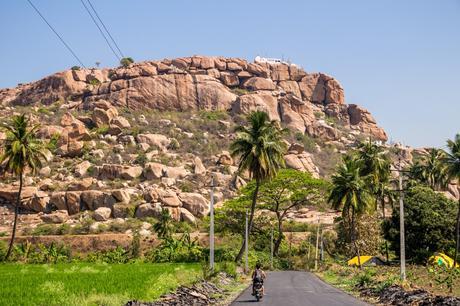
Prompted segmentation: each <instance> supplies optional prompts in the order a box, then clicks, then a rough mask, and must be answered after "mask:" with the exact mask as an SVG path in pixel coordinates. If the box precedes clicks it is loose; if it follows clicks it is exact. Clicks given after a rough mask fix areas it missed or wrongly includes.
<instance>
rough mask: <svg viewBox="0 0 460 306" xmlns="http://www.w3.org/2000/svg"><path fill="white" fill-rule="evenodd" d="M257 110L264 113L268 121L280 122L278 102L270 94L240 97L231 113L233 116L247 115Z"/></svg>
mask: <svg viewBox="0 0 460 306" xmlns="http://www.w3.org/2000/svg"><path fill="white" fill-rule="evenodd" d="M258 110H260V111H264V112H266V113H267V114H268V116H269V117H270V120H277V121H280V120H281V119H280V115H279V112H278V100H277V99H276V97H274V96H273V95H272V94H270V93H256V94H246V95H242V96H239V97H238V99H237V100H236V101H235V103H233V105H232V113H234V114H249V113H251V112H253V111H258Z"/></svg>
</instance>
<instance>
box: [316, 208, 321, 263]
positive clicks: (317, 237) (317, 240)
mask: <svg viewBox="0 0 460 306" xmlns="http://www.w3.org/2000/svg"><path fill="white" fill-rule="evenodd" d="M319 228H320V223H319V217H318V229H317V231H316V249H315V271H316V270H318V244H319Z"/></svg>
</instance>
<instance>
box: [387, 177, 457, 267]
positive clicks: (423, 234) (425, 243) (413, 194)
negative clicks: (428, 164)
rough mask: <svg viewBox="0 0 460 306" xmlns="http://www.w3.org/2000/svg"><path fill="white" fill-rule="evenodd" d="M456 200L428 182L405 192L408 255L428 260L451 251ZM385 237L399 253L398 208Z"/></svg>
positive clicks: (420, 261) (415, 259)
mask: <svg viewBox="0 0 460 306" xmlns="http://www.w3.org/2000/svg"><path fill="white" fill-rule="evenodd" d="M455 206H456V205H455V203H454V202H453V201H451V200H449V199H447V198H446V197H445V196H444V195H443V194H440V193H437V192H435V191H433V190H432V189H431V188H429V187H426V186H415V187H411V188H409V189H408V190H407V192H406V193H405V196H404V220H405V224H404V229H405V234H406V235H405V236H406V237H405V238H406V239H405V243H406V248H405V249H406V256H407V258H410V259H412V260H413V261H414V262H416V263H425V262H426V260H427V259H428V257H429V256H431V255H433V253H434V252H445V253H448V254H451V253H452V251H453V248H454V245H455V242H454V239H455V235H454V224H455V208H456V207H455ZM383 228H384V233H385V237H386V238H387V239H388V240H389V241H390V242H391V248H392V249H393V250H394V251H395V252H396V254H399V252H400V239H399V210H398V209H395V210H393V213H392V216H391V218H390V219H389V220H387V221H386V222H385V223H384V227H383Z"/></svg>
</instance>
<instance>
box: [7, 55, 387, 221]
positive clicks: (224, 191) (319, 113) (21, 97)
mask: <svg viewBox="0 0 460 306" xmlns="http://www.w3.org/2000/svg"><path fill="white" fill-rule="evenodd" d="M0 108H1V115H0V117H1V118H2V119H6V118H9V117H11V116H12V115H15V114H18V113H19V111H20V110H22V111H24V110H26V111H27V112H29V114H30V118H31V120H32V122H33V123H40V124H41V127H40V129H39V131H38V136H39V137H40V138H42V139H43V140H44V141H45V142H47V143H53V144H54V146H55V148H54V150H53V156H49V159H50V162H49V163H47V165H46V166H45V167H44V168H42V169H40V171H39V175H38V176H37V177H33V176H28V175H26V180H25V188H24V190H23V194H22V205H21V208H22V209H23V210H24V211H29V212H35V213H39V214H40V216H41V219H42V220H43V221H44V222H47V223H64V222H66V223H67V222H71V220H75V219H78V216H79V215H80V214H82V213H84V212H88V211H89V212H91V217H92V218H93V219H94V220H95V221H96V222H106V221H107V220H108V219H110V218H117V219H119V218H132V217H136V218H148V217H158V216H159V215H160V214H161V211H162V210H163V209H167V210H168V211H169V213H170V215H171V216H172V218H173V219H174V220H177V221H185V222H189V223H195V221H196V219H197V218H202V217H204V216H206V215H207V214H208V212H209V203H210V192H209V185H210V178H211V176H212V177H213V178H214V182H215V184H217V187H216V190H215V192H214V202H215V203H217V205H220V204H221V203H222V202H223V200H225V199H226V198H229V197H232V196H234V195H235V192H236V190H237V189H239V188H241V187H242V186H244V185H245V184H246V182H247V181H248V180H249V179H250V178H249V177H248V174H247V173H238V171H237V165H238V161H237V160H234V159H233V158H232V157H231V156H230V153H229V152H228V151H226V150H228V143H229V142H230V141H231V140H232V139H234V137H235V133H234V127H235V125H236V124H238V122H239V121H238V120H241V119H239V118H241V115H245V114H248V113H249V112H251V111H254V110H264V111H266V112H267V113H268V114H269V116H270V118H271V119H272V120H275V121H278V122H280V124H281V125H282V126H283V127H286V128H288V129H290V130H291V131H292V134H295V135H296V136H295V137H296V140H292V139H291V141H288V143H287V144H288V148H289V149H288V152H287V154H286V155H285V157H284V158H285V162H286V165H287V167H289V168H293V169H297V170H300V171H308V172H310V173H312V175H313V176H315V177H319V176H320V175H324V173H322V170H321V169H320V167H319V166H318V161H319V162H321V161H320V160H318V158H317V157H316V156H315V154H314V153H313V151H315V152H320V151H321V147H320V146H319V145H318V144H316V146H315V147H314V148H313V149H312V148H310V149H309V150H306V148H305V143H302V141H303V140H302V139H303V137H310V138H312V139H317V140H318V141H319V142H320V143H322V144H324V145H325V146H329V147H333V148H336V149H334V150H335V152H337V153H336V154H339V153H342V152H345V149H346V148H349V147H352V146H353V145H354V144H355V143H356V142H357V141H358V140H359V139H360V138H361V139H362V138H364V137H368V136H370V137H372V138H374V139H375V140H380V141H385V140H386V139H387V136H386V134H385V132H384V131H383V129H381V128H380V127H378V126H377V124H376V122H375V120H374V119H373V117H372V116H371V115H370V113H369V112H368V111H366V110H365V109H363V108H361V107H359V106H357V105H354V104H350V105H347V104H345V96H344V91H343V89H342V87H341V86H340V84H339V83H338V82H337V80H335V79H334V78H332V77H330V76H327V75H325V74H322V73H307V72H305V71H304V70H303V69H301V68H300V67H298V66H296V65H294V64H287V63H273V64H272V63H266V62H252V63H250V62H247V61H246V60H243V59H238V58H223V57H204V56H192V57H184V58H176V59H164V60H161V61H146V62H140V63H134V64H131V65H130V66H128V67H118V68H114V69H72V70H67V71H63V72H59V73H56V74H53V75H51V76H48V77H45V78H44V79H42V80H39V81H36V82H33V83H29V84H20V85H18V86H17V87H16V88H10V89H0ZM200 112H210V113H212V112H216V113H219V112H220V113H224V114H226V116H227V117H226V119H225V120H218V121H217V122H216V125H214V126H213V127H212V128H207V129H206V130H205V129H202V128H201V126H200V124H203V122H202V121H199V120H198V119H200V118H199V116H198V115H197V114H200ZM153 113H156V114H159V115H158V116H157V117H152V114H153ZM168 113H182V114H190V115H189V116H188V118H187V120H182V121H181V120H176V121H175V122H173V121H171V120H170V119H167V116H163V115H162V114H168ZM197 116H198V117H197ZM181 118H185V117H181ZM197 120H198V121H197ZM194 122H198V123H196V124H197V126H196V128H195V129H194V130H193V131H192V130H191V125H192V124H194ZM5 136H6V135H5V134H4V133H2V132H0V141H3V140H4V139H5ZM186 143H187V144H188V146H190V147H195V149H187V147H185V144H186ZM200 146H208V147H217V148H218V151H217V152H218V153H216V152H214V153H212V154H211V153H210V152H207V151H206V150H201V153H197V150H196V148H197V147H200ZM179 148H181V150H182V151H180V152H179V151H178V149H179ZM327 152H329V151H327ZM327 152H326V153H324V154H328V153H327ZM17 187H18V186H17V182H15V181H14V178H8V177H7V180H4V181H3V182H2V183H0V201H3V202H4V203H6V204H11V203H13V202H14V200H15V197H16V194H17V189H18V188H17ZM296 216H300V217H299V218H309V214H308V213H307V212H299V213H298V214H297V215H295V216H294V217H296Z"/></svg>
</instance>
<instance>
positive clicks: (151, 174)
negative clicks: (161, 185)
mask: <svg viewBox="0 0 460 306" xmlns="http://www.w3.org/2000/svg"><path fill="white" fill-rule="evenodd" d="M164 168H165V166H164V165H162V164H160V163H155V162H151V163H146V164H145V166H144V178H146V179H147V180H153V179H160V178H161V177H162V176H163V169H164Z"/></svg>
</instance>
